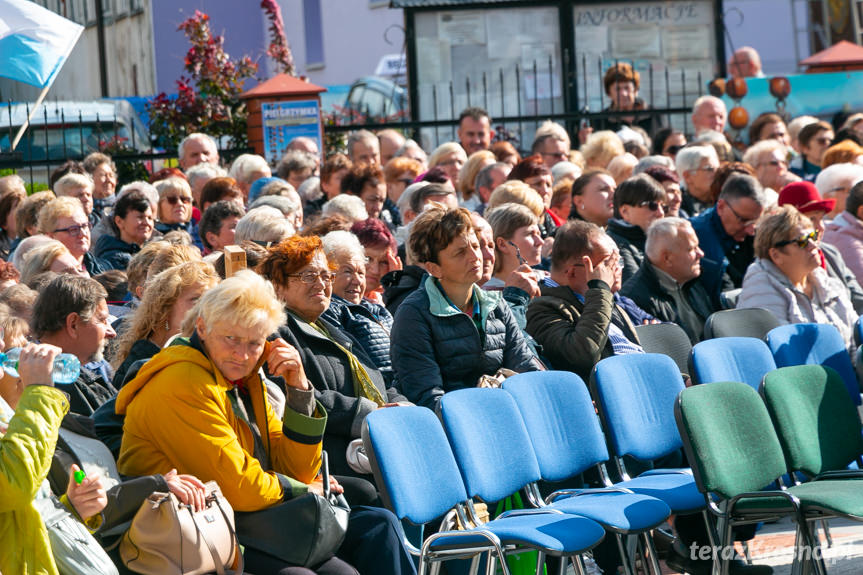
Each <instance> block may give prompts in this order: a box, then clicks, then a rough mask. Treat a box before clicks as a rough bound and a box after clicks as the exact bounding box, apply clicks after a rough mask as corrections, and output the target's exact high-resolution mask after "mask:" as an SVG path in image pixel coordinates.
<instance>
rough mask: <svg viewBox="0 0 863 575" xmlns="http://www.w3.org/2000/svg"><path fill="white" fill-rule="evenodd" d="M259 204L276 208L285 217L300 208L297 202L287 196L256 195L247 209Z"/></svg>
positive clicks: (259, 205) (252, 208)
mask: <svg viewBox="0 0 863 575" xmlns="http://www.w3.org/2000/svg"><path fill="white" fill-rule="evenodd" d="M261 206H269V207H271V208H276V209H277V210H279V211H280V212H282V215H283V216H285V217H288V216H290V215H292V214H293V213H294V212H297V211H298V210H301V209H302V207H301V206H300V205H298V204H297V202H295V201H294V200H292V199H291V198H289V197H287V196H258V198H257V199H256V200H255V201H254V202H252V203H251V205H249V211H251V210H254V209H255V208H259V207H261Z"/></svg>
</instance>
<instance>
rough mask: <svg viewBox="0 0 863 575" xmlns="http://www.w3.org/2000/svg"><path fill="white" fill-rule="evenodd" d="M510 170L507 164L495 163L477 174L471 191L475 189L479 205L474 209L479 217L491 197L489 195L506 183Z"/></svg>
mask: <svg viewBox="0 0 863 575" xmlns="http://www.w3.org/2000/svg"><path fill="white" fill-rule="evenodd" d="M510 170H512V168H511V167H510V165H509V164H505V163H503V162H495V163H494V164H489V165H488V166H486V167H484V168H483V169H481V170H480V171H479V172H477V174H476V179H475V180H474V187H473V189H475V190H476V193H477V194H478V195H479V200H480V204H479V206H477V209H476V211H477V213H478V214H479V215H482V214H483V212H484V211H485V207H486V205H488V199H489V198H490V197H491V193H492V192H493V191H494V189H495V188H496V187H498V186H499V185H501V184H502V183H504V182H505V181H506V177H507V176H508V175H509V172H510Z"/></svg>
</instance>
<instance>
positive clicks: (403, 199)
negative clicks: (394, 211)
mask: <svg viewBox="0 0 863 575" xmlns="http://www.w3.org/2000/svg"><path fill="white" fill-rule="evenodd" d="M484 171H485V168H483V169H482V170H480V172H479V173H480V174H481V173H483V172H484ZM477 178H479V176H477ZM429 185H431V183H430V182H426V181H422V182H415V183H413V184H411V185H409V186H408V187H406V188H405V191H403V192H402V195H401V196H399V201H397V202H396V207H397V208H398V210H399V212H401V213H405V212H406V211H407V210H409V209H411V198H413V197H414V194H415V193H417V192H418V191H419V190H421V189H422V188H424V187H426V186H429Z"/></svg>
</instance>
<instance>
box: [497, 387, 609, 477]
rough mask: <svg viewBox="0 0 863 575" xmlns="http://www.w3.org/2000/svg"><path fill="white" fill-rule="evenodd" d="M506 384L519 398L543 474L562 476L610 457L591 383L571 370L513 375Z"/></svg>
mask: <svg viewBox="0 0 863 575" xmlns="http://www.w3.org/2000/svg"><path fill="white" fill-rule="evenodd" d="M503 389H504V391H507V392H508V393H510V394H511V395H512V396H513V398H515V403H516V405H518V410H519V411H520V412H521V416H522V419H523V420H524V425H525V427H526V428H527V432H528V434H529V435H530V441H531V443H532V444H533V451H534V453H535V454H536V459H537V461H538V462H539V470H540V473H541V474H542V478H543V479H545V480H547V481H563V480H564V479H569V478H570V477H573V476H575V475H578V474H579V473H581V472H582V471H584V470H585V469H588V468H589V467H591V466H593V465H595V464H597V463H600V462H604V461H606V460H607V459H608V449H607V448H606V445H605V436H604V435H603V434H602V428H601V427H600V425H599V418H598V417H597V416H596V411H595V410H594V408H593V402H592V401H591V399H590V393H588V391H587V385H585V383H584V381H582V379H581V378H580V377H578V376H577V375H576V374H574V373H572V372H569V371H532V372H527V373H522V374H518V375H514V376H512V377H510V378H508V379H507V380H506V381H504V382H503Z"/></svg>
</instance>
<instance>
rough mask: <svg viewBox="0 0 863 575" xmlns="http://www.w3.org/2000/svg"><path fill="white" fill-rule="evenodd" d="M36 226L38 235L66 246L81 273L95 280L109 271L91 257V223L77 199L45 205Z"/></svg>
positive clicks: (66, 198) (98, 259)
mask: <svg viewBox="0 0 863 575" xmlns="http://www.w3.org/2000/svg"><path fill="white" fill-rule="evenodd" d="M37 226H38V229H39V232H40V233H42V234H45V235H46V236H48V237H49V238H52V239H55V240H57V241H59V242H60V243H61V244H63V245H64V246H66V249H67V250H69V253H70V254H71V255H72V258H74V260H75V261H76V262H77V269H78V270H79V271H80V272H82V273H86V274H89V275H90V276H95V275H98V274H100V273H102V272H104V271H107V270H109V269H111V266H110V265H109V264H108V263H107V262H106V261H105V260H103V259H102V258H98V257H96V256H94V255H93V254H92V253H90V221H89V220H88V219H87V213H86V212H85V211H84V208H83V207H82V205H81V202H80V201H79V200H78V199H77V198H71V197H68V196H62V197H59V198H57V199H54V200H51V201H50V202H48V203H47V204H45V205H44V206H43V207H42V209H41V210H39V220H38V224H37Z"/></svg>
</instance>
